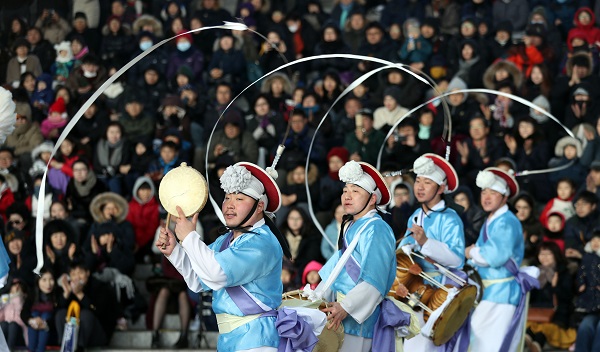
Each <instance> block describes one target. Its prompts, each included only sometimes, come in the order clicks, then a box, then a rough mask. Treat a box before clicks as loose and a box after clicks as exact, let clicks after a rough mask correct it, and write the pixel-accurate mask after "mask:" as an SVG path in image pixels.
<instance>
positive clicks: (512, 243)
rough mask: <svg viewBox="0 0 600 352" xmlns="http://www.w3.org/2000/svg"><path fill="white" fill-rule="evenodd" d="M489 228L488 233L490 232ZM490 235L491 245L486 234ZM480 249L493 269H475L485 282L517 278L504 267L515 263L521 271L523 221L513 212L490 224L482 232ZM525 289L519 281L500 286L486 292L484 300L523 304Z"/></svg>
mask: <svg viewBox="0 0 600 352" xmlns="http://www.w3.org/2000/svg"><path fill="white" fill-rule="evenodd" d="M486 227H487V230H486ZM485 231H487V241H486V240H485V238H484V237H486V236H484V232H485ZM476 246H477V247H479V254H480V255H481V257H483V259H485V260H486V261H487V263H488V264H489V266H478V265H477V264H475V263H474V262H473V261H470V263H471V264H472V265H473V267H474V268H475V269H477V272H478V273H479V275H480V276H481V278H482V279H483V280H496V279H504V278H510V277H513V275H512V274H511V273H510V272H509V271H508V269H507V268H505V267H504V263H506V262H507V261H508V260H510V259H513V260H514V261H515V262H516V264H517V268H518V267H520V266H521V262H522V261H523V255H524V250H525V249H524V248H525V245H524V241H523V228H522V227H521V223H520V222H519V219H517V217H516V216H515V214H513V213H512V212H511V211H505V212H504V213H502V214H500V215H498V217H496V218H493V219H492V221H491V223H488V222H487V221H486V223H485V225H484V226H483V227H482V228H481V231H480V234H479V239H478V240H477V243H476ZM520 298H521V287H520V286H519V284H518V283H517V281H515V280H511V281H506V282H500V283H496V284H493V285H490V286H487V287H486V288H485V290H483V297H482V300H484V301H490V302H494V303H504V304H512V305H515V306H516V305H517V304H519V299H520Z"/></svg>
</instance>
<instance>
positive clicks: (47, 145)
mask: <svg viewBox="0 0 600 352" xmlns="http://www.w3.org/2000/svg"><path fill="white" fill-rule="evenodd" d="M52 149H54V144H52V142H49V141H45V142H44V143H42V144H40V145H38V146H37V147H35V148H33V150H32V151H31V160H33V161H36V160H37V158H38V157H39V156H40V154H42V153H43V152H48V153H52Z"/></svg>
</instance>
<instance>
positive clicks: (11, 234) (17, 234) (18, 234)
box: [4, 229, 25, 245]
mask: <svg viewBox="0 0 600 352" xmlns="http://www.w3.org/2000/svg"><path fill="white" fill-rule="evenodd" d="M24 238H25V235H24V234H23V231H20V230H17V229H11V230H10V231H8V233H7V234H6V235H5V236H4V243H5V244H6V245H8V244H9V243H10V242H11V241H12V240H21V241H22V240H23V239H24Z"/></svg>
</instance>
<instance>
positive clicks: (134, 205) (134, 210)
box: [126, 176, 160, 247]
mask: <svg viewBox="0 0 600 352" xmlns="http://www.w3.org/2000/svg"><path fill="white" fill-rule="evenodd" d="M144 183H147V184H148V185H150V190H151V198H150V200H149V201H147V202H146V203H143V202H142V200H141V199H140V197H139V196H138V190H139V189H140V186H141V185H143V184H144ZM132 195H133V197H132V198H131V200H130V201H129V212H128V213H127V218H126V219H127V220H128V221H129V222H131V224H132V225H133V231H134V233H135V243H136V245H137V246H138V247H142V246H144V245H146V244H147V243H148V242H150V241H152V239H153V238H154V233H155V231H156V229H157V228H158V225H159V224H160V218H159V215H158V201H157V200H156V189H155V188H154V183H153V182H152V180H151V179H150V178H149V177H147V176H142V177H140V178H138V179H137V180H136V181H135V184H134V185H133V193H132Z"/></svg>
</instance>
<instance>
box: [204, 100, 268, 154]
mask: <svg viewBox="0 0 600 352" xmlns="http://www.w3.org/2000/svg"><path fill="white" fill-rule="evenodd" d="M223 123H224V127H223V129H222V130H220V131H219V130H217V131H216V132H215V134H214V135H213V138H212V141H211V145H209V146H208V162H209V163H214V162H215V161H216V159H217V158H218V157H219V156H221V155H224V154H227V155H229V156H231V157H232V158H233V161H234V162H238V161H248V162H251V163H256V161H257V160H258V145H257V144H256V140H255V139H254V138H253V137H252V133H250V131H248V130H246V129H245V128H244V121H243V117H242V116H241V115H240V113H239V112H237V111H235V110H229V111H227V112H226V113H225V115H224V116H223Z"/></svg>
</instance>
